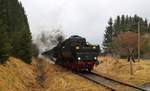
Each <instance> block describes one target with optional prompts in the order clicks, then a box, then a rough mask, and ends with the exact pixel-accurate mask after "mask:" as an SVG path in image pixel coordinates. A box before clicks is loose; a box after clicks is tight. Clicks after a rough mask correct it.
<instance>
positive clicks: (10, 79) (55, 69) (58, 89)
mask: <svg viewBox="0 0 150 91" xmlns="http://www.w3.org/2000/svg"><path fill="white" fill-rule="evenodd" d="M9 60H10V61H8V62H7V63H6V64H5V65H0V91H108V90H107V89H106V88H104V87H102V86H99V85H98V84H95V83H92V82H90V81H88V80H86V79H84V78H81V77H79V76H77V75H74V74H72V73H71V72H69V71H68V70H65V69H62V68H61V67H59V66H56V65H54V64H49V63H48V62H46V61H43V62H42V65H43V68H42V71H43V72H42V74H43V77H44V80H43V83H42V85H43V87H40V86H39V84H38V83H37V80H36V78H37V76H38V73H39V70H38V69H37V65H39V63H38V62H37V61H36V60H35V59H33V63H32V64H31V65H28V64H25V63H23V62H22V61H21V60H19V59H16V58H13V57H11V58H10V59H9Z"/></svg>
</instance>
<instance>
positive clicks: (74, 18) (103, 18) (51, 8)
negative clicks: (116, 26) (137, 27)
mask: <svg viewBox="0 0 150 91" xmlns="http://www.w3.org/2000/svg"><path fill="white" fill-rule="evenodd" d="M21 1H22V3H23V6H24V7H25V10H26V13H27V16H28V19H29V23H30V28H31V31H32V33H33V35H35V34H37V33H38V32H39V31H41V30H43V29H49V30H51V29H53V28H57V27H60V26H61V28H62V30H63V31H64V33H65V34H66V35H67V36H70V35H73V34H79V35H81V36H84V37H86V38H87V40H88V41H89V42H92V43H98V44H100V43H101V42H102V40H103V34H104V30H105V27H106V26H107V21H108V19H109V18H110V17H113V18H115V17H116V16H117V15H121V14H128V15H131V16H133V15H134V14H137V15H139V16H141V17H143V18H147V19H148V20H150V5H149V4H150V0H21Z"/></svg>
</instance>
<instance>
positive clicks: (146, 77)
mask: <svg viewBox="0 0 150 91" xmlns="http://www.w3.org/2000/svg"><path fill="white" fill-rule="evenodd" d="M99 60H101V61H102V64H100V65H99V66H98V67H96V68H95V70H94V71H95V72H97V73H100V74H101V73H102V74H104V75H107V76H110V77H112V78H114V79H118V80H121V81H124V82H127V83H130V84H134V85H139V86H140V85H143V84H144V83H148V82H150V60H149V61H148V60H147V61H146V60H141V61H140V62H136V63H133V72H134V74H133V75H130V63H129V62H127V60H125V59H114V58H112V57H100V58H99Z"/></svg>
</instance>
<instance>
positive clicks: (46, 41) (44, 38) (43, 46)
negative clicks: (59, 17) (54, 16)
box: [34, 29, 65, 54]
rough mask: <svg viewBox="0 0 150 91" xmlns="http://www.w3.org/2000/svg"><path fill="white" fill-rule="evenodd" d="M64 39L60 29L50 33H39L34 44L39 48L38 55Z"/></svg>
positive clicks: (45, 31)
mask: <svg viewBox="0 0 150 91" xmlns="http://www.w3.org/2000/svg"><path fill="white" fill-rule="evenodd" d="M64 39H65V34H64V33H63V32H62V31H61V30H60V29H53V30H51V31H49V30H44V31H41V33H39V34H38V35H37V37H36V38H35V41H34V42H35V44H36V45H37V47H38V48H39V53H40V54H41V53H43V52H45V51H48V50H50V49H52V48H53V47H55V46H56V45H57V44H58V43H59V42H61V41H63V40H64Z"/></svg>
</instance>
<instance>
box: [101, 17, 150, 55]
mask: <svg viewBox="0 0 150 91" xmlns="http://www.w3.org/2000/svg"><path fill="white" fill-rule="evenodd" d="M138 23H139V26H140V51H141V55H142V56H144V55H150V47H149V46H150V37H149V36H150V23H149V22H148V20H147V19H143V18H142V17H139V16H137V15H134V16H133V17H132V16H128V15H126V16H125V15H121V16H117V17H116V19H114V20H113V19H112V18H110V19H109V21H108V26H107V27H106V30H105V34H104V40H103V50H104V53H109V54H115V55H120V56H127V55H128V49H129V48H133V49H134V51H135V52H134V53H135V56H137V54H138V53H137V52H138V46H137V45H138Z"/></svg>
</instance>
